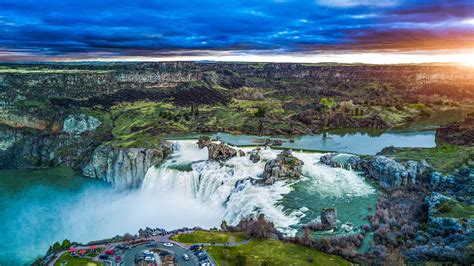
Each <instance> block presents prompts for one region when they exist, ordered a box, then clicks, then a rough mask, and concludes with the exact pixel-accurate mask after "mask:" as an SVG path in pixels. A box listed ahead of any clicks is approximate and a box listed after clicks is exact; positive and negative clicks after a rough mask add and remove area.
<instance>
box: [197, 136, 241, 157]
mask: <svg viewBox="0 0 474 266" xmlns="http://www.w3.org/2000/svg"><path fill="white" fill-rule="evenodd" d="M197 144H198V147H199V149H203V148H207V150H208V154H209V160H216V161H222V160H227V159H230V158H232V157H236V156H237V154H238V155H239V156H245V152H244V151H242V150H239V151H238V152H237V150H236V149H233V148H231V147H229V146H227V145H225V144H222V143H213V142H212V140H211V138H210V137H209V136H201V137H199V140H198V142H197Z"/></svg>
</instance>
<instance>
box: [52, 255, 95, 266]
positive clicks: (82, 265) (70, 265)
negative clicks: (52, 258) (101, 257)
mask: <svg viewBox="0 0 474 266" xmlns="http://www.w3.org/2000/svg"><path fill="white" fill-rule="evenodd" d="M63 261H67V264H64V265H67V266H98V265H104V264H103V263H98V262H93V261H91V260H90V259H87V258H79V257H75V256H70V255H69V253H68V252H66V253H64V254H63V255H61V257H59V259H58V260H57V261H56V263H55V264H54V266H61V265H63V264H61V263H62V262H63Z"/></svg>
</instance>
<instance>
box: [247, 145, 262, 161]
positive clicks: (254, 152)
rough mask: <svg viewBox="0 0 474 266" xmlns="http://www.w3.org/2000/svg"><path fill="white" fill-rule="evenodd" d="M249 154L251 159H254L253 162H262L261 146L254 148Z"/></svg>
mask: <svg viewBox="0 0 474 266" xmlns="http://www.w3.org/2000/svg"><path fill="white" fill-rule="evenodd" d="M249 154H250V161H252V163H258V162H260V148H257V149H254V150H252V151H251V152H249Z"/></svg>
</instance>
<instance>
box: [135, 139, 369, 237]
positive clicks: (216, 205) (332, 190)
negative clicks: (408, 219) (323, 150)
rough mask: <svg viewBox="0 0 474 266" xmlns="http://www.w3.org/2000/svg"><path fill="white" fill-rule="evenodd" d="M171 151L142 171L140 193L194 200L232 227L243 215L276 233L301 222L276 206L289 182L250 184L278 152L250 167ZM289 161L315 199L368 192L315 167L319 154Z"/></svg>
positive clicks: (181, 144) (182, 145) (352, 179)
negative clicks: (297, 163)
mask: <svg viewBox="0 0 474 266" xmlns="http://www.w3.org/2000/svg"><path fill="white" fill-rule="evenodd" d="M174 145H175V148H176V149H175V152H174V153H173V155H172V158H171V159H169V160H167V161H166V162H165V163H164V164H162V165H161V166H159V167H152V168H150V169H149V170H148V172H147V174H146V176H145V179H144V182H143V185H142V191H144V192H147V193H148V192H160V193H166V192H170V191H172V192H178V193H180V195H181V196H183V197H185V198H188V199H197V200H198V201H199V202H201V204H203V205H204V206H208V207H210V208H213V209H217V210H222V219H223V220H226V221H227V222H228V223H230V224H234V225H235V224H237V223H238V222H239V221H240V220H241V219H243V218H245V217H247V216H249V215H256V214H258V213H263V214H265V216H266V217H267V218H268V219H269V220H271V221H273V222H274V223H275V225H276V226H277V227H278V228H279V229H280V230H283V231H285V232H287V233H293V232H294V230H292V229H291V227H292V225H296V224H298V223H299V221H300V219H301V218H302V217H304V214H303V213H302V212H301V211H300V210H295V211H293V212H290V213H289V212H288V211H285V210H284V207H283V206H282V204H280V201H281V200H282V199H283V197H284V195H286V194H288V193H289V192H291V191H292V190H293V188H292V183H291V182H284V181H280V182H276V183H275V184H273V185H271V186H260V185H255V184H252V182H251V180H253V179H258V178H259V176H260V175H261V174H262V173H263V170H264V166H265V162H266V161H267V160H269V159H273V158H275V157H276V155H277V154H278V153H279V152H280V151H277V150H273V149H265V150H262V151H261V153H260V155H261V157H262V160H261V161H260V162H258V163H252V162H251V161H250V160H249V158H248V156H246V157H234V158H231V159H229V160H227V161H225V162H216V161H210V160H207V149H206V148H204V149H203V150H199V149H198V147H197V145H196V144H195V142H191V141H176V142H174ZM243 150H244V151H246V152H249V151H250V150H251V149H250V148H245V149H243ZM294 155H295V156H296V157H297V158H299V159H301V160H303V162H304V166H303V175H304V177H303V178H304V179H308V178H309V179H310V180H311V181H312V185H311V186H309V187H308V188H307V189H308V191H309V192H311V193H315V194H317V195H318V196H320V197H347V196H361V195H366V194H370V193H372V192H373V189H372V188H371V187H370V186H369V185H367V184H366V183H364V181H363V179H362V178H361V177H360V176H358V175H357V174H356V173H355V172H352V171H347V170H344V169H335V168H330V167H328V166H325V165H322V164H319V163H318V162H319V157H320V156H321V154H307V153H298V152H295V153H294Z"/></svg>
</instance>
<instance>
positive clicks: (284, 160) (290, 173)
mask: <svg viewBox="0 0 474 266" xmlns="http://www.w3.org/2000/svg"><path fill="white" fill-rule="evenodd" d="M302 168H303V161H301V160H299V159H298V158H296V157H294V156H293V155H292V152H291V150H285V151H282V152H281V153H280V154H278V156H277V158H275V159H272V160H269V161H268V162H267V163H266V164H265V168H264V172H263V175H262V182H263V184H265V185H272V184H274V183H275V182H277V181H280V180H285V179H298V178H300V176H301V173H302Z"/></svg>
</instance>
